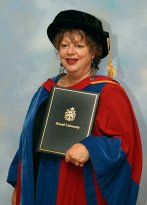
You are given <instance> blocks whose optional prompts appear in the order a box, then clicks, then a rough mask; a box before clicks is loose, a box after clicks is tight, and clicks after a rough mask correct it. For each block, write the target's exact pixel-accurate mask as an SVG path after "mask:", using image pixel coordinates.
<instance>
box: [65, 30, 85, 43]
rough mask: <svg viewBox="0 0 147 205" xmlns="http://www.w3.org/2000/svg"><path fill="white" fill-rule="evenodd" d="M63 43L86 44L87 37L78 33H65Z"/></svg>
mask: <svg viewBox="0 0 147 205" xmlns="http://www.w3.org/2000/svg"><path fill="white" fill-rule="evenodd" d="M62 41H72V42H85V35H84V34H83V35H81V34H79V33H77V32H65V33H64V35H63V39H62Z"/></svg>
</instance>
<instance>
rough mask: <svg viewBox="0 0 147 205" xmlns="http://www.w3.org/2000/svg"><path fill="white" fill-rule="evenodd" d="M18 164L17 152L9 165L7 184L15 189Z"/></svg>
mask: <svg viewBox="0 0 147 205" xmlns="http://www.w3.org/2000/svg"><path fill="white" fill-rule="evenodd" d="M18 162H19V151H18V150H17V152H16V154H15V156H14V158H13V160H12V162H11V165H10V167H9V171H8V176H7V182H8V183H9V184H11V185H12V186H13V187H15V185H16V183H17V174H18Z"/></svg>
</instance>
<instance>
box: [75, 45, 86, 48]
mask: <svg viewBox="0 0 147 205" xmlns="http://www.w3.org/2000/svg"><path fill="white" fill-rule="evenodd" d="M76 47H77V48H83V47H84V46H83V45H82V44H77V45H76Z"/></svg>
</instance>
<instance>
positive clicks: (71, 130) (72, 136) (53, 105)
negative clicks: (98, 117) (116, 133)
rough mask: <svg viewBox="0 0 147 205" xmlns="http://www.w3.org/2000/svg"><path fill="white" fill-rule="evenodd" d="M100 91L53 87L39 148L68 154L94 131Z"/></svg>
mask: <svg viewBox="0 0 147 205" xmlns="http://www.w3.org/2000/svg"><path fill="white" fill-rule="evenodd" d="M98 98H99V94H96V93H92V92H88V91H78V90H73V89H66V88H61V87H57V86H55V87H53V88H52V91H51V93H50V97H49V100H48V103H47V104H48V105H47V110H46V114H45V116H44V121H43V126H42V132H41V137H40V141H39V144H38V151H40V152H47V153H50V154H57V155H65V153H66V151H67V150H68V149H69V148H70V147H71V146H72V145H73V144H75V143H78V142H80V141H81V140H83V139H84V138H86V137H87V136H88V135H90V133H91V131H92V127H93V122H94V118H95V113H96V109H97V104H98Z"/></svg>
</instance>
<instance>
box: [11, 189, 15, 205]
mask: <svg viewBox="0 0 147 205" xmlns="http://www.w3.org/2000/svg"><path fill="white" fill-rule="evenodd" d="M11 202H12V205H16V189H14V191H13V193H12V198H11Z"/></svg>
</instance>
